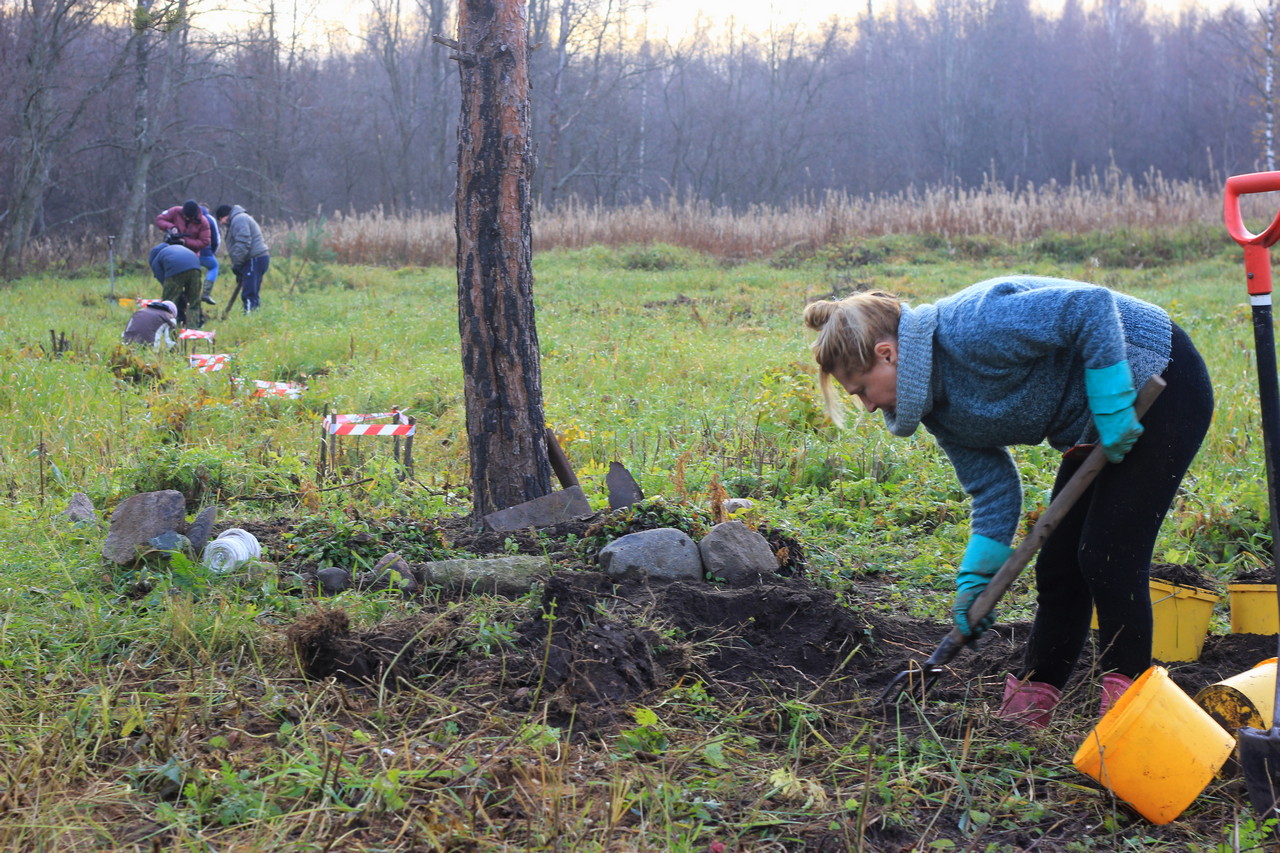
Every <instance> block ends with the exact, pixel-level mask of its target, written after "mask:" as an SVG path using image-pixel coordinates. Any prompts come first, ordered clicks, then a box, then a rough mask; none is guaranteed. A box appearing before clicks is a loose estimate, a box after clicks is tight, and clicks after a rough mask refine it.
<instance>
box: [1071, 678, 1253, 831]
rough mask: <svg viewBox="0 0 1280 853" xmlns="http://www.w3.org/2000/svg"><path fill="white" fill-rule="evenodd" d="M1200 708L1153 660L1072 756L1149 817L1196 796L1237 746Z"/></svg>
mask: <svg viewBox="0 0 1280 853" xmlns="http://www.w3.org/2000/svg"><path fill="white" fill-rule="evenodd" d="M1235 745H1236V742H1235V738H1233V737H1232V736H1231V735H1229V734H1227V732H1225V731H1224V730H1223V729H1222V727H1221V726H1219V725H1218V724H1217V723H1216V722H1214V721H1213V718H1212V717H1210V716H1209V715H1208V714H1207V713H1205V711H1204V709H1203V708H1201V707H1200V706H1199V705H1197V704H1196V703H1195V702H1193V701H1192V700H1191V697H1190V696H1188V695H1187V694H1186V693H1185V692H1183V690H1182V689H1181V688H1180V687H1178V685H1176V684H1174V683H1173V681H1171V680H1170V679H1169V672H1168V670H1166V669H1165V668H1164V667H1160V666H1153V667H1151V668H1150V669H1148V670H1147V671H1146V672H1144V673H1143V674H1142V675H1140V676H1139V677H1138V680H1137V681H1135V682H1134V683H1133V686H1132V687H1130V688H1129V689H1128V690H1126V691H1125V692H1124V695H1123V696H1121V697H1120V699H1119V700H1118V701H1117V702H1116V703H1115V704H1114V705H1112V706H1111V710H1109V711H1107V713H1106V715H1105V716H1103V718H1102V719H1101V720H1099V721H1098V725H1097V726H1095V727H1094V729H1093V731H1091V732H1089V734H1088V736H1087V737H1086V738H1085V739H1084V743H1082V744H1081V745H1080V748H1079V749H1078V750H1076V754H1075V758H1074V759H1073V761H1072V763H1074V764H1075V766H1076V769H1077V770H1079V771H1080V772H1081V773H1083V774H1085V775H1086V776H1088V777H1090V778H1092V779H1094V780H1095V781H1097V782H1098V783H1100V784H1101V785H1103V786H1104V787H1106V788H1107V789H1108V790H1110V791H1111V792H1112V793H1114V794H1115V795H1116V796H1117V797H1119V798H1120V799H1122V800H1124V801H1125V802H1126V803H1128V804H1129V805H1131V806H1133V807H1134V808H1135V809H1137V810H1138V813H1139V814H1141V815H1142V816H1143V817H1145V818H1146V819H1147V820H1149V821H1151V822H1152V823H1168V822H1169V821H1171V820H1173V819H1174V818H1176V817H1177V816H1178V815H1180V814H1182V812H1183V811H1184V810H1185V809H1186V807H1187V806H1189V805H1191V801H1192V800H1194V799H1195V798H1196V797H1198V796H1200V792H1201V791H1203V790H1204V788H1205V786H1206V785H1208V784H1209V781H1210V780H1211V779H1213V776H1214V774H1215V773H1217V772H1218V770H1219V769H1220V768H1221V767H1222V765H1223V764H1224V763H1226V760H1227V758H1229V757H1230V756H1231V752H1232V750H1234V749H1235Z"/></svg>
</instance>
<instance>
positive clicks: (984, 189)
mask: <svg viewBox="0 0 1280 853" xmlns="http://www.w3.org/2000/svg"><path fill="white" fill-rule="evenodd" d="M1248 203H1249V204H1251V205H1253V204H1256V205H1258V210H1257V213H1258V214H1259V215H1265V216H1267V217H1268V218H1269V216H1270V214H1269V213H1267V212H1266V205H1267V202H1265V201H1263V200H1258V199H1256V197H1255V198H1251V199H1250V200H1249V201H1248ZM1271 210H1274V208H1271ZM1251 212H1254V211H1248V210H1247V211H1246V215H1248V214H1249V213H1251ZM1221 216H1222V190H1221V185H1220V184H1218V183H1205V182H1198V181H1177V180H1167V179H1165V178H1164V177H1163V176H1161V175H1160V174H1159V173H1157V172H1148V173H1147V174H1145V175H1143V176H1142V177H1140V178H1134V177H1133V176H1127V175H1124V174H1122V173H1120V171H1119V170H1117V169H1110V170H1106V171H1104V172H1101V173H1099V172H1092V173H1090V174H1088V175H1085V176H1076V177H1074V178H1073V179H1072V180H1071V181H1070V182H1069V183H1066V184H1060V183H1057V182H1050V183H1047V184H1043V185H1035V184H1030V183H1023V184H1019V185H1016V186H1012V187H1010V186H1005V185H1003V184H1001V183H997V182H994V181H992V182H987V183H984V184H983V185H981V186H978V187H972V188H966V187H961V186H959V185H948V186H934V187H928V188H924V189H915V188H910V189H907V190H904V191H902V192H898V193H891V194H885V195H867V196H853V195H850V194H848V193H845V192H838V191H830V192H827V193H826V194H824V195H822V196H820V197H817V196H815V197H810V198H806V199H802V200H798V201H796V202H794V203H791V204H787V205H783V206H772V205H753V206H751V207H748V208H746V209H742V210H738V209H733V208H729V207H723V206H716V205H713V204H712V203H710V202H708V201H706V200H703V199H692V198H683V199H680V198H674V197H673V198H669V199H668V200H666V201H665V202H648V201H647V202H644V203H641V204H636V205H631V206H627V207H607V206H605V205H603V204H599V203H591V202H584V201H581V200H578V199H570V200H568V201H565V202H562V203H560V204H557V205H556V206H555V207H551V208H545V207H541V206H538V207H536V208H535V210H534V212H533V236H534V249H535V251H547V250H550V249H556V248H569V249H579V248H584V247H587V246H611V247H617V246H645V245H653V244H657V243H663V244H669V245H673V246H680V247H683V248H687V249H692V250H695V251H699V252H704V253H706V254H709V255H713V256H716V257H721V258H739V259H751V258H762V257H768V256H770V255H772V254H774V253H776V252H779V251H783V250H788V249H803V248H810V249H812V248H817V247H819V246H823V245H827V244H831V243H840V242H845V241H850V240H857V239H859V238H867V237H877V236H882V235H886V234H921V233H928V234H940V235H944V236H948V237H958V236H964V235H985V236H990V237H995V238H999V239H1004V240H1008V241H1011V242H1020V241H1025V240H1030V239H1034V238H1036V237H1038V236H1040V235H1042V234H1044V233H1046V232H1058V233H1063V234H1082V233H1087V232H1091V231H1107V230H1112V229H1117V228H1137V229H1160V228H1178V227H1183V226H1187V225H1192V224H1209V225H1217V224H1220V223H1221ZM309 225H311V227H314V223H306V222H297V223H274V224H273V223H267V228H266V230H267V235H268V238H269V239H270V241H271V242H272V243H273V248H274V254H277V255H285V256H287V255H289V254H291V247H292V246H304V245H306V244H307V238H308V233H307V232H308V227H309ZM323 234H324V237H323V244H324V247H325V248H326V249H331V250H332V251H333V252H334V253H335V260H336V261H337V262H338V263H342V264H369V265H376V266H393V267H399V266H449V265H452V264H453V263H454V261H455V232H454V217H453V213H452V212H440V213H426V212H419V213H410V214H406V215H398V216H397V215H391V214H388V213H386V212H384V211H382V210H374V211H371V212H363V213H356V212H350V213H334V214H333V215H331V216H329V217H328V218H327V219H326V221H325V222H324V225H323ZM69 259H75V260H76V262H78V263H80V264H84V263H102V262H105V261H106V260H107V253H106V241H105V240H104V239H97V240H95V239H92V238H90V239H88V240H82V241H79V242H77V243H76V244H75V245H70V244H68V243H67V242H66V241H65V240H61V239H54V238H48V239H38V240H33V241H32V242H31V243H30V244H29V247H28V251H27V252H26V258H25V260H26V268H27V270H28V271H30V272H35V271H40V270H57V269H68V268H72V267H73V266H74V265H73V264H72V263H71V262H70V260H69Z"/></svg>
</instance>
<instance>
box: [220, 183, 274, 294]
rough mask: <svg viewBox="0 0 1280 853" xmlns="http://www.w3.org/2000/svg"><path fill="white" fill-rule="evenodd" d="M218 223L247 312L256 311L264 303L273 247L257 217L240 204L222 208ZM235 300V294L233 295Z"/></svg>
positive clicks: (237, 288)
mask: <svg viewBox="0 0 1280 853" xmlns="http://www.w3.org/2000/svg"><path fill="white" fill-rule="evenodd" d="M216 215H217V217H218V222H219V223H221V224H222V227H223V228H224V229H225V230H224V232H223V233H224V234H225V235H226V243H227V256H228V257H230V258H231V271H232V272H233V273H235V276H236V290H237V291H238V292H239V293H240V298H241V300H242V301H243V303H244V313H246V314H252V313H253V312H254V311H257V310H258V307H259V305H260V304H261V302H260V299H259V295H260V293H261V289H262V277H263V276H264V275H266V273H267V269H268V268H269V267H270V266H271V248H270V247H269V246H268V245H267V241H266V240H265V239H264V238H263V236H262V228H260V227H259V226H258V222H257V220H255V219H254V218H253V217H252V216H250V215H249V214H248V213H246V212H245V209H244V208H243V207H241V206H240V205H238V204H234V205H232V204H223V205H220V206H219V207H218V210H217V213H216ZM231 301H233V302H234V301H235V293H233V294H231Z"/></svg>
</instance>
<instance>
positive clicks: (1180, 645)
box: [1090, 578, 1220, 661]
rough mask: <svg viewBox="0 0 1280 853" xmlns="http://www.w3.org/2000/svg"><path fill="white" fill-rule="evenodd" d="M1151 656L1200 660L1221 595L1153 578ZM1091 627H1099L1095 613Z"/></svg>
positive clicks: (1165, 658) (1162, 658)
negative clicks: (1214, 610)
mask: <svg viewBox="0 0 1280 853" xmlns="http://www.w3.org/2000/svg"><path fill="white" fill-rule="evenodd" d="M1150 585H1151V619H1152V626H1151V628H1152V636H1151V656H1152V657H1154V658H1155V659H1156V660H1164V661H1188V660H1199V659H1200V652H1201V651H1203V650H1204V638H1205V635H1206V634H1208V633H1209V620H1210V619H1211V618H1212V617H1213V606H1214V605H1215V604H1217V603H1218V599H1219V598H1220V596H1219V595H1217V594H1216V593H1212V592H1210V591H1209V590H1207V589H1200V588H1199V587H1194V586H1176V585H1174V584H1171V583H1168V582H1167V581H1162V580H1157V579H1156V578H1151V580H1150ZM1090 627H1092V628H1094V629H1095V630H1096V629H1097V627H1098V613H1097V611H1096V610H1095V611H1094V613H1093V621H1092V622H1091V623H1090Z"/></svg>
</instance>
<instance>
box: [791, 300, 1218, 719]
mask: <svg viewBox="0 0 1280 853" xmlns="http://www.w3.org/2000/svg"><path fill="white" fill-rule="evenodd" d="M804 321H805V325H806V326H808V327H809V328H810V329H811V330H813V331H815V332H817V338H816V340H815V341H814V342H813V344H812V345H811V348H812V351H813V355H814V358H815V360H816V361H817V364H818V381H819V386H820V388H821V390H822V394H823V398H824V401H825V403H826V407H827V411H828V412H829V413H830V414H831V416H832V418H833V419H834V420H835V421H836V422H837V423H841V422H843V408H842V406H841V401H840V399H839V398H838V397H837V393H836V391H835V388H834V386H837V385H838V386H839V387H841V388H843V390H844V391H845V392H847V393H848V394H850V395H851V396H854V397H857V398H858V399H859V400H860V401H861V402H862V405H863V407H864V408H865V409H866V410H867V411H868V412H876V411H879V412H881V413H882V416H883V419H884V422H885V426H886V427H887V428H888V430H889V432H890V433H892V434H893V435H896V436H902V437H906V436H910V435H912V434H914V433H915V432H916V430H917V428H918V427H920V426H924V428H925V429H926V430H927V431H928V432H929V433H930V434H932V435H933V437H934V439H935V440H936V441H937V442H938V445H939V446H940V447H941V448H942V450H943V451H944V452H945V453H946V455H947V457H948V459H949V461H950V462H951V465H952V467H953V468H954V469H955V472H956V475H957V477H958V479H959V481H960V485H961V486H962V487H963V488H964V490H965V492H966V493H968V495H969V498H970V502H971V516H970V525H969V540H968V544H967V546H966V548H965V550H964V552H963V556H962V558H961V560H960V564H959V567H958V572H957V575H956V588H957V593H956V596H955V600H954V602H953V605H952V620H953V621H954V623H955V626H956V628H957V629H958V630H959V631H960V632H961V633H962V634H964V636H965V637H967V638H969V639H975V638H977V637H979V636H981V635H982V634H983V632H985V631H986V630H987V629H988V628H990V627H991V625H992V624H993V622H994V618H995V617H994V614H989V615H988V616H987V617H986V618H984V619H983V620H982V621H981V622H978V623H977V624H974V623H972V622H971V621H970V619H969V608H970V606H971V605H972V604H973V602H974V601H975V600H976V599H977V598H978V596H979V595H980V594H981V593H982V591H983V590H984V589H985V588H986V587H987V585H988V583H989V582H990V580H991V578H992V577H993V576H994V575H995V574H996V572H997V571H998V570H999V569H1000V567H1001V566H1002V565H1003V564H1004V562H1005V560H1006V559H1007V558H1008V557H1009V555H1010V554H1012V553H1013V549H1012V548H1011V547H1010V543H1011V542H1012V541H1013V537H1014V534H1015V533H1016V532H1017V528H1018V523H1019V521H1020V520H1021V518H1022V510H1023V501H1022V485H1021V482H1020V478H1019V475H1018V467H1017V465H1016V464H1015V462H1014V460H1013V457H1012V456H1011V454H1010V452H1009V449H1008V448H1009V447H1010V446H1011V445H1017V444H1030V445H1034V444H1040V443H1041V442H1043V441H1048V443H1049V444H1050V445H1051V446H1052V447H1053V448H1055V449H1057V450H1059V451H1062V452H1063V457H1062V460H1061V462H1060V463H1059V467H1058V472H1057V477H1056V480H1055V482H1054V487H1053V494H1054V495H1055V496H1056V495H1057V494H1058V492H1059V491H1060V490H1061V489H1062V487H1063V486H1064V485H1065V484H1066V482H1067V481H1068V480H1069V479H1070V477H1071V475H1072V474H1073V473H1075V471H1076V469H1078V468H1079V467H1080V464H1081V462H1082V461H1083V458H1082V454H1081V453H1080V452H1079V451H1080V450H1081V449H1082V446H1087V445H1094V444H1100V445H1101V446H1102V448H1103V451H1104V453H1105V455H1106V458H1107V460H1108V462H1110V463H1111V464H1109V465H1107V466H1106V467H1105V468H1104V469H1103V470H1102V471H1101V473H1099V474H1098V476H1097V478H1096V479H1095V480H1094V481H1093V483H1092V485H1091V486H1090V487H1089V488H1088V490H1087V491H1085V492H1084V494H1083V495H1082V496H1081V498H1080V499H1079V500H1077V501H1076V503H1075V505H1074V506H1073V507H1072V508H1071V509H1070V510H1069V512H1068V513H1067V514H1066V515H1065V516H1064V517H1063V519H1062V521H1061V523H1060V524H1059V525H1058V527H1056V528H1055V529H1054V530H1053V532H1052V533H1051V534H1050V535H1049V537H1048V539H1047V540H1046V541H1045V543H1044V545H1043V547H1042V548H1041V549H1040V552H1039V555H1038V557H1037V560H1036V570H1035V576H1036V587H1037V597H1036V603H1037V607H1036V615H1035V621H1034V623H1033V626H1032V629H1031V634H1030V637H1029V638H1028V641H1027V647H1026V650H1025V655H1024V661H1023V665H1022V667H1021V668H1020V669H1018V670H1017V671H1016V672H1011V673H1009V674H1008V676H1007V678H1006V680H1005V685H1004V686H1005V692H1004V697H1003V699H1002V701H1001V703H1000V707H999V710H998V711H997V715H998V716H1000V717H1003V718H1007V719H1013V720H1017V721H1019V722H1021V723H1024V724H1026V725H1028V726H1032V727H1043V726H1046V725H1048V724H1049V722H1050V721H1051V719H1052V715H1053V710H1054V707H1055V706H1056V705H1057V703H1058V700H1059V699H1060V697H1061V695H1062V689H1063V688H1064V687H1065V686H1066V684H1067V681H1068V679H1069V678H1070V677H1071V675H1072V672H1073V670H1074V669H1075V666H1076V663H1077V661H1078V660H1079V657H1080V655H1081V654H1082V652H1083V650H1084V646H1085V642H1086V640H1087V638H1088V635H1089V625H1090V618H1091V615H1092V613H1093V611H1094V609H1095V607H1096V610H1097V616H1098V624H1099V631H1098V643H1097V645H1098V648H1099V649H1100V650H1101V653H1100V670H1099V671H1100V672H1101V673H1103V674H1102V676H1101V679H1100V681H1101V684H1100V688H1101V699H1100V702H1099V708H1100V710H1102V711H1103V712H1105V711H1106V709H1107V708H1109V707H1110V706H1111V704H1113V703H1114V702H1115V701H1116V700H1117V699H1118V698H1119V697H1120V695H1121V694H1122V693H1123V692H1124V690H1125V689H1126V688H1127V687H1128V686H1129V684H1131V683H1132V680H1133V679H1134V678H1136V677H1137V676H1138V675H1140V674H1141V673H1142V672H1143V671H1145V670H1146V669H1147V668H1148V667H1149V666H1150V665H1151V645H1152V616H1151V599H1150V595H1149V594H1148V589H1149V585H1148V570H1149V568H1150V564H1151V555H1152V552H1153V550H1154V548H1155V542H1156V537H1157V534H1158V533H1159V530H1160V525H1161V523H1162V521H1163V520H1164V517H1165V514H1166V513H1167V512H1168V510H1169V506H1170V505H1171V503H1172V501H1173V498H1174V495H1175V494H1176V492H1177V490H1178V487H1179V484H1180V483H1181V482H1182V478H1183V476H1184V475H1185V474H1186V471H1187V468H1188V467H1189V466H1190V464H1191V461H1192V459H1193V458H1194V457H1195V455H1196V453H1197V452H1198V451H1199V449H1200V445H1201V442H1202V441H1203V440H1204V436H1205V433H1206V432H1207V431H1208V428H1209V421H1210V419H1211V417H1212V415H1213V389H1212V386H1211V385H1210V382H1209V375H1208V371H1207V370H1206V368H1205V365H1204V360H1203V359H1202V358H1201V356H1200V353H1199V352H1198V351H1197V350H1196V347H1195V345H1194V344H1193V343H1192V342H1191V339H1190V338H1189V337H1188V336H1187V334H1186V332H1184V331H1183V330H1182V329H1181V328H1179V327H1178V326H1177V324H1175V323H1173V322H1172V321H1171V320H1170V318H1169V315H1168V314H1167V313H1166V312H1165V311H1164V310H1163V309H1161V308H1159V307H1157V306H1155V305H1152V304H1150V303H1147V302H1143V301H1141V300H1139V299H1136V298H1134V297H1131V296H1127V295H1125V294H1122V293H1117V292H1113V291H1111V290H1109V289H1107V288H1105V287H1100V286H1097V285H1093V284H1086V283H1083V282H1075V281H1067V280H1064V279H1053V278H1042V277H1037V276H1008V277H1002V278H995V279H990V280H988V281H984V282H980V283H978V284H974V285H971V286H969V287H967V288H965V289H964V290H961V291H960V292H958V293H956V294H953V295H951V296H948V297H946V298H943V299H940V300H938V301H937V303H936V304H932V305H919V306H911V305H909V304H907V303H905V302H902V301H901V300H899V299H898V298H897V297H896V296H893V295H892V294H888V293H884V292H881V291H871V292H862V293H856V294H854V295H852V296H848V297H845V298H844V299H840V300H821V301H818V302H814V303H811V304H810V305H808V306H806V308H805V311H804ZM1152 376H1161V377H1163V378H1164V380H1165V381H1166V382H1167V383H1168V385H1167V388H1166V389H1165V391H1164V393H1163V394H1161V395H1160V397H1159V398H1158V399H1157V400H1156V401H1155V403H1154V404H1153V405H1152V406H1151V408H1150V409H1149V410H1148V411H1147V413H1146V416H1145V417H1144V418H1143V421H1142V423H1139V422H1138V419H1137V417H1136V414H1135V412H1134V407H1133V404H1134V401H1135V399H1136V397H1137V394H1136V391H1135V388H1138V387H1141V386H1142V385H1143V383H1145V382H1146V380H1147V379H1148V378H1149V377H1152Z"/></svg>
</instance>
